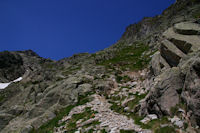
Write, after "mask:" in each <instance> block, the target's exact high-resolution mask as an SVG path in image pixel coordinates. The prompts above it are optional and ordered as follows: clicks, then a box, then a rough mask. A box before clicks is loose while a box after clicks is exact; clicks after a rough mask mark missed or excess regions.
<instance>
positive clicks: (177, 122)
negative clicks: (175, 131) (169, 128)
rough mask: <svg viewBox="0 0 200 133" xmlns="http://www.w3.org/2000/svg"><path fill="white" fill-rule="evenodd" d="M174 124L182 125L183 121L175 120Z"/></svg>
mask: <svg viewBox="0 0 200 133" xmlns="http://www.w3.org/2000/svg"><path fill="white" fill-rule="evenodd" d="M174 125H176V126H178V127H179V128H181V127H183V121H181V120H180V121H176V122H175V123H174Z"/></svg>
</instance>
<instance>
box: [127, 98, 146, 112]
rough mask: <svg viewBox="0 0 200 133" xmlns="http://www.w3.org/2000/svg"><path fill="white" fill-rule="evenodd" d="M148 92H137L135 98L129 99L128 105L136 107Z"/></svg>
mask: <svg viewBox="0 0 200 133" xmlns="http://www.w3.org/2000/svg"><path fill="white" fill-rule="evenodd" d="M146 95H147V94H142V95H138V94H135V95H134V96H135V99H133V100H131V101H129V102H128V103H127V104H128V107H129V108H130V109H134V107H135V106H136V105H137V104H138V103H139V101H140V100H142V99H144V98H145V97H146Z"/></svg>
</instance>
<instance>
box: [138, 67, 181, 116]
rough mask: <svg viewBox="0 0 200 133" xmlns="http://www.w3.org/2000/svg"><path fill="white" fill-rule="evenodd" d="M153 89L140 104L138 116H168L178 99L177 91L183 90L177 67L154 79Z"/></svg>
mask: <svg viewBox="0 0 200 133" xmlns="http://www.w3.org/2000/svg"><path fill="white" fill-rule="evenodd" d="M155 82H156V83H155V87H154V88H152V89H151V91H150V93H149V94H148V95H147V97H146V99H145V100H144V102H143V103H142V104H141V108H140V114H141V115H147V114H157V115H158V116H163V115H170V114H171V112H170V109H171V108H172V107H175V106H176V105H177V104H178V103H179V101H180V99H179V90H180V89H181V88H183V76H182V74H181V71H180V69H179V68H177V67H173V68H171V69H168V70H166V71H165V72H163V73H162V74H161V75H159V76H158V77H157V78H156V79H155Z"/></svg>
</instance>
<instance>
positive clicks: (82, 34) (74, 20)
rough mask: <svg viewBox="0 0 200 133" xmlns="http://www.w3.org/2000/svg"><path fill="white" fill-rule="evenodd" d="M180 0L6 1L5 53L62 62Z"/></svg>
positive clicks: (1, 31)
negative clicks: (31, 53)
mask: <svg viewBox="0 0 200 133" xmlns="http://www.w3.org/2000/svg"><path fill="white" fill-rule="evenodd" d="M174 1H175V0H0V18H1V19H0V51H4V50H11V51H15V50H26V49H32V50H34V51H35V52H36V53H38V54H39V55H40V56H42V57H45V58H51V59H54V60H58V59H61V58H64V57H69V56H71V55H73V54H76V53H81V52H89V53H93V52H96V51H99V50H102V49H104V48H106V47H109V46H110V45H112V44H114V43H115V42H116V41H117V40H119V39H120V37H121V35H122V34H123V33H124V31H125V28H126V27H127V26H128V25H129V24H132V23H135V22H138V21H140V20H141V19H142V18H143V17H147V16H148V17H149V16H155V15H158V14H161V13H162V11H163V10H164V9H166V8H167V7H169V6H170V5H171V4H172V3H174Z"/></svg>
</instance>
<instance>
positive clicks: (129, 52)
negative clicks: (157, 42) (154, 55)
mask: <svg viewBox="0 0 200 133" xmlns="http://www.w3.org/2000/svg"><path fill="white" fill-rule="evenodd" d="M148 50H149V47H148V46H147V45H145V44H143V43H141V42H137V43H135V44H134V45H131V46H125V47H124V48H122V49H120V50H118V51H116V53H115V56H114V57H113V58H112V59H109V60H104V61H102V62H101V63H99V64H100V65H104V66H106V67H108V68H111V69H112V67H113V66H115V67H118V68H120V69H121V70H140V69H143V68H145V67H146V66H147V64H148V63H149V61H150V57H149V56H150V55H146V54H143V53H144V52H145V51H148Z"/></svg>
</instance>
